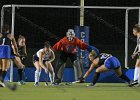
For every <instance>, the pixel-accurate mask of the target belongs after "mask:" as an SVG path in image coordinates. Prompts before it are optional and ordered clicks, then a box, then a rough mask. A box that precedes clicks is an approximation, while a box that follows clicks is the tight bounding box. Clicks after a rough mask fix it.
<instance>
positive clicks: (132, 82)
mask: <svg viewBox="0 0 140 100" xmlns="http://www.w3.org/2000/svg"><path fill="white" fill-rule="evenodd" d="M137 84H138V81H137V80H136V81H130V82H129V83H128V86H129V87H132V86H135V85H137Z"/></svg>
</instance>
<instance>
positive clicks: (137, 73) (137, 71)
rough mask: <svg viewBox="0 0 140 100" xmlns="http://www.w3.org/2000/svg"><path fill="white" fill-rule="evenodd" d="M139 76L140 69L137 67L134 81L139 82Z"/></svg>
mask: <svg viewBox="0 0 140 100" xmlns="http://www.w3.org/2000/svg"><path fill="white" fill-rule="evenodd" d="M138 75H139V67H135V70H134V81H136V80H138Z"/></svg>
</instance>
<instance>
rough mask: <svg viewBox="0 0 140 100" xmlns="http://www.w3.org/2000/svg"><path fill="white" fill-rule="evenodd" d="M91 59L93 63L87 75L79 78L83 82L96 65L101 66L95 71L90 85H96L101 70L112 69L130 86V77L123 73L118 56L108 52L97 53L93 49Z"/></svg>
mask: <svg viewBox="0 0 140 100" xmlns="http://www.w3.org/2000/svg"><path fill="white" fill-rule="evenodd" d="M89 59H90V61H91V62H92V64H91V65H90V68H89V69H88V71H87V72H86V73H85V75H84V76H83V77H82V78H81V79H80V80H79V81H80V82H81V83H82V82H84V79H85V78H86V77H87V76H88V75H89V74H90V73H91V72H92V70H93V69H94V67H95V66H99V67H97V69H96V71H95V74H94V80H93V81H92V83H91V84H90V85H89V86H94V85H95V84H96V82H97V80H98V79H99V76H100V73H101V72H105V71H109V70H111V69H112V70H115V72H116V74H117V75H118V76H119V77H120V78H121V79H123V80H125V81H126V82H128V84H129V86H130V79H129V78H128V77H127V76H126V75H124V74H123V73H122V70H121V64H120V62H119V60H118V59H117V58H116V57H114V56H112V55H111V54H107V53H101V54H99V55H97V54H96V53H95V52H94V51H92V52H90V54H89Z"/></svg>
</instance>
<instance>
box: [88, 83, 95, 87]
mask: <svg viewBox="0 0 140 100" xmlns="http://www.w3.org/2000/svg"><path fill="white" fill-rule="evenodd" d="M86 86H87V87H94V86H95V84H93V83H90V84H88V85H86Z"/></svg>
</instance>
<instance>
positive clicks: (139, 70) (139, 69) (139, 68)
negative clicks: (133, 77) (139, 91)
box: [138, 67, 140, 84]
mask: <svg viewBox="0 0 140 100" xmlns="http://www.w3.org/2000/svg"><path fill="white" fill-rule="evenodd" d="M138 73H139V74H138V83H139V84H140V67H138Z"/></svg>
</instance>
